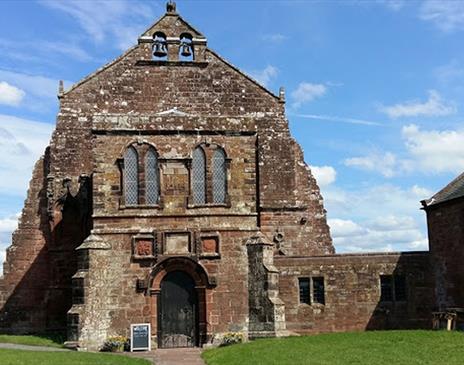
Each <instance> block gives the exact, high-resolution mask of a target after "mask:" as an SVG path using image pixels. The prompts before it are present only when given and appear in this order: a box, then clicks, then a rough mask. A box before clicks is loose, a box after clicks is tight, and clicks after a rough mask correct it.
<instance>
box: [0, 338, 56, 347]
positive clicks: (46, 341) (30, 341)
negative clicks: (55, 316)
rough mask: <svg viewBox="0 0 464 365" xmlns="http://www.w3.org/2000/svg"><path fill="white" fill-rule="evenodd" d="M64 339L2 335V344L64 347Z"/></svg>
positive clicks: (0, 339) (0, 340) (0, 341)
mask: <svg viewBox="0 0 464 365" xmlns="http://www.w3.org/2000/svg"><path fill="white" fill-rule="evenodd" d="M63 342H64V339H63V337H62V336H59V335H25V336H13V335H0V343H18V344H20V345H30V346H48V347H63Z"/></svg>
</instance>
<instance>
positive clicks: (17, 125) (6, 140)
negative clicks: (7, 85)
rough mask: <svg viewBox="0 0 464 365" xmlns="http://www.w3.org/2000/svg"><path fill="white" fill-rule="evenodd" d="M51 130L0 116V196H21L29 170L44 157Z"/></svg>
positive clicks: (45, 126)
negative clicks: (40, 157)
mask: <svg viewBox="0 0 464 365" xmlns="http://www.w3.org/2000/svg"><path fill="white" fill-rule="evenodd" d="M53 127H54V126H53V125H52V124H45V123H39V122H36V121H31V120H26V119H21V118H17V117H13V116H9V115H3V114H0V156H3V158H2V160H1V162H0V167H1V168H0V194H7V195H19V196H25V193H26V190H27V186H28V183H29V179H30V177H31V173H32V169H33V166H34V164H35V162H36V160H37V159H38V158H39V156H41V155H42V154H43V153H44V150H45V147H46V146H47V145H48V142H49V139H50V136H51V132H52V130H53Z"/></svg>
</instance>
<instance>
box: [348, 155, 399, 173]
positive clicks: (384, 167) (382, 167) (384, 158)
mask: <svg viewBox="0 0 464 365" xmlns="http://www.w3.org/2000/svg"><path fill="white" fill-rule="evenodd" d="M344 164H345V165H346V166H350V167H356V168H359V169H361V170H365V171H376V172H380V173H381V174H382V175H383V176H385V177H393V176H394V175H395V174H396V173H397V169H398V161H397V158H396V156H395V155H394V154H393V153H391V152H386V153H378V152H375V153H371V154H369V155H367V156H363V157H351V158H347V159H345V160H344Z"/></svg>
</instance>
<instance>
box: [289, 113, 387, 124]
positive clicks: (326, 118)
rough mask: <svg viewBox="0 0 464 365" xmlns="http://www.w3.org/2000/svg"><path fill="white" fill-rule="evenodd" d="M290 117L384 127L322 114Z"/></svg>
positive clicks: (366, 121)
mask: <svg viewBox="0 0 464 365" xmlns="http://www.w3.org/2000/svg"><path fill="white" fill-rule="evenodd" d="M290 115H294V116H295V117H298V118H304V119H313V120H323V121H328V122H339V123H348V124H359V125H370V126H381V125H382V124H381V123H378V122H373V121H370V120H364V119H357V118H347V117H337V116H332V115H320V114H290Z"/></svg>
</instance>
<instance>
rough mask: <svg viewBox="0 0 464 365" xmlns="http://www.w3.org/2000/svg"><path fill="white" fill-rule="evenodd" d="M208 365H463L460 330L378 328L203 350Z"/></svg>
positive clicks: (463, 351)
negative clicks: (367, 330) (370, 330)
mask: <svg viewBox="0 0 464 365" xmlns="http://www.w3.org/2000/svg"><path fill="white" fill-rule="evenodd" d="M202 356H203V358H204V359H205V361H206V363H207V364H208V365H248V364H250V365H287V364H288V365H303V364H304V365H341V364H343V365H345V364H358V365H359V364H369V365H397V364H400V365H403V364H404V365H427V364H430V365H437V364H446V365H462V364H464V334H463V333H459V332H445V331H378V332H360V333H332V334H324V335H317V336H302V337H289V338H281V339H265V340H256V341H252V342H249V343H245V344H240V345H232V346H229V347H220V348H216V349H211V350H207V351H205V352H203V355H202Z"/></svg>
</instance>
